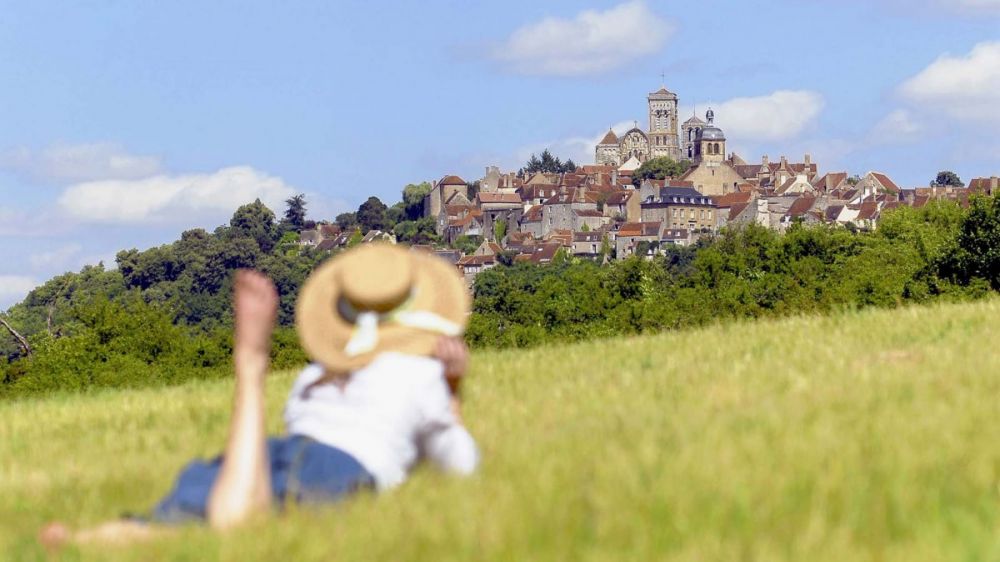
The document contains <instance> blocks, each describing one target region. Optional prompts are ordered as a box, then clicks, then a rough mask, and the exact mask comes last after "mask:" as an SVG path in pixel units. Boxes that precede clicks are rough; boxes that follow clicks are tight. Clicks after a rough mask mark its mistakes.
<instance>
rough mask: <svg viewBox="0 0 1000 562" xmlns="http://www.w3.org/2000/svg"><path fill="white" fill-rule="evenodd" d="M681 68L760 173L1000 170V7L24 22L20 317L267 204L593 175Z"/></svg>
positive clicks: (221, 15)
mask: <svg viewBox="0 0 1000 562" xmlns="http://www.w3.org/2000/svg"><path fill="white" fill-rule="evenodd" d="M661 73H665V79H664V80H663V82H664V84H665V85H666V86H667V87H668V88H669V89H671V90H672V91H675V92H677V93H678V95H679V96H680V99H681V105H682V108H684V111H685V112H686V113H689V114H690V113H692V112H693V111H694V109H695V108H697V110H698V112H699V113H703V112H704V110H705V109H706V108H707V107H708V106H709V105H711V106H712V107H713V108H714V109H715V112H716V122H717V123H718V124H719V125H720V126H721V127H722V128H723V129H724V130H725V131H726V133H727V137H728V138H729V140H730V147H729V148H730V150H736V151H737V152H738V153H739V154H740V155H741V156H742V157H743V158H744V159H746V160H748V161H758V160H759V159H760V157H761V155H762V154H769V155H770V157H771V158H772V159H773V158H777V157H778V156H780V155H782V154H786V155H788V156H789V157H791V158H794V159H795V160H799V159H800V158H801V156H802V154H804V153H805V152H809V153H811V154H812V156H813V158H814V160H816V161H818V163H819V165H820V168H821V172H822V171H830V170H834V171H835V170H848V171H850V172H852V173H864V172H865V171H868V170H871V169H876V170H880V171H884V172H886V173H888V174H890V175H891V176H892V177H893V178H894V179H896V180H897V183H900V184H902V185H904V186H907V187H912V186H917V185H926V184H927V182H928V181H930V179H931V178H932V177H933V176H934V174H935V173H936V172H937V171H938V170H940V169H953V170H955V171H956V172H958V173H959V175H960V176H961V177H962V178H964V179H966V180H967V179H968V178H971V177H975V176H984V175H997V174H1000V135H998V134H996V131H997V130H998V127H1000V109H998V108H1000V0H867V1H865V0H763V1H758V2H753V3H749V2H743V1H740V0H731V1H722V0H704V1H701V2H658V1H653V0H646V1H628V2H622V1H607V2H589V3H584V2H568V1H548V2H522V1H504V2H482V3H472V2H461V1H457V0H453V1H425V2H412V3H411V2H407V3H402V2H392V3H389V2H386V3H372V2H354V1H340V2H335V3H334V2H294V3H290V2H282V3H278V2H252V1H240V2H236V1H232V2H228V1H227V2H221V1H220V2H193V1H173V2H152V1H148V2H144V1H134V2H113V1H91V2H80V3H59V4H56V3H50V2H44V1H36V2H21V3H6V5H5V6H4V9H3V11H2V14H0V77H2V78H3V83H4V85H5V87H4V88H2V89H0V308H4V307H6V306H8V305H10V304H13V303H14V302H16V301H17V300H20V299H21V298H23V296H24V295H25V294H26V293H27V291H28V290H30V288H31V287H32V286H34V285H35V284H37V283H40V282H43V281H45V280H46V279H48V278H50V277H51V276H52V275H55V274H58V273H61V272H63V271H67V270H77V269H79V268H80V267H81V266H82V265H84V264H86V263H96V262H97V261H99V260H104V261H105V263H106V264H110V263H113V256H114V254H115V252H116V251H118V250H120V249H125V248H131V247H137V248H147V247H150V246H153V245H157V244H162V243H165V242H169V241H171V240H174V239H176V238H177V237H178V236H179V234H180V233H181V232H182V231H183V230H185V229H188V228H193V227H206V228H212V227H214V226H217V225H219V224H222V223H224V222H226V221H227V219H228V217H229V216H230V215H231V213H232V211H233V210H234V209H235V207H236V206H238V205H239V204H240V203H242V202H244V201H246V200H252V199H253V198H255V197H261V198H262V199H263V200H264V201H266V202H269V203H271V204H272V205H274V206H275V207H277V208H276V211H278V212H280V210H281V209H280V202H281V201H282V200H283V199H284V198H286V197H288V196H289V195H291V194H294V193H300V192H302V193H306V194H307V200H308V201H309V205H310V216H311V218H316V219H321V218H333V216H334V215H336V214H337V213H339V212H342V211H344V210H353V209H354V208H356V207H357V205H358V204H359V203H360V202H361V201H363V200H364V199H365V198H366V197H367V196H369V195H372V194H374V195H377V196H379V197H381V198H382V199H383V200H385V201H386V202H388V203H391V202H393V201H395V200H397V199H398V197H399V192H400V189H401V188H402V186H403V185H405V184H406V183H410V182H418V181H424V180H430V179H434V178H439V177H441V176H443V175H445V174H448V173H456V174H459V175H461V176H462V177H465V178H466V179H475V178H477V177H479V176H481V175H482V173H483V170H484V168H485V166H487V165H490V164H498V165H500V166H501V167H503V168H505V169H516V168H517V167H518V166H519V164H520V163H522V162H523V161H524V160H525V159H526V158H527V156H528V155H529V154H530V153H531V152H532V151H540V150H541V149H543V148H545V147H551V148H552V149H553V151H554V152H555V153H556V154H557V155H560V156H562V157H564V158H566V157H572V158H573V159H574V160H576V161H577V163H590V162H592V161H593V143H594V142H595V141H596V140H597V139H598V138H599V137H600V136H602V135H603V133H604V132H605V131H606V130H607V127H608V126H612V125H614V126H615V127H616V128H619V129H621V128H622V127H625V126H628V125H630V124H631V122H632V121H633V120H638V121H639V122H640V124H642V123H643V120H644V118H645V96H646V94H647V93H648V92H650V91H653V90H655V89H657V88H658V87H659V86H660V83H661V78H660V74H661ZM643 126H645V125H643Z"/></svg>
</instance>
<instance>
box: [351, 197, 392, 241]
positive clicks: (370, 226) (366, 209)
mask: <svg viewBox="0 0 1000 562" xmlns="http://www.w3.org/2000/svg"><path fill="white" fill-rule="evenodd" d="M385 212H386V206H385V203H383V202H382V201H381V200H380V199H379V198H378V197H374V196H372V197H369V198H368V199H367V200H366V201H365V202H364V203H362V204H361V206H360V207H358V211H357V219H358V225H359V226H360V227H361V230H363V231H364V232H368V231H369V230H384V229H385V227H386V218H385Z"/></svg>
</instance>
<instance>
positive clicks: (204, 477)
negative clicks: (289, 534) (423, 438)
mask: <svg viewBox="0 0 1000 562" xmlns="http://www.w3.org/2000/svg"><path fill="white" fill-rule="evenodd" d="M267 454H268V459H269V460H270V469H271V494H272V497H273V499H274V504H275V505H276V506H279V507H280V506H283V505H285V504H286V503H287V502H290V501H294V502H297V503H324V502H333V501H336V500H338V499H341V498H343V497H344V496H345V495H348V494H350V493H352V492H355V491H357V490H362V489H373V488H374V487H375V478H374V477H372V475H371V474H369V473H368V471H367V470H365V467H363V466H361V463H359V462H358V461H357V460H356V459H355V458H354V457H352V456H351V455H349V454H347V453H345V452H344V451H341V450H340V449H337V448H336V447H331V446H329V445H324V444H322V443H319V442H317V441H315V440H313V439H311V438H309V437H305V436H302V435H290V436H287V437H276V438H271V439H268V441H267ZM221 467H222V457H221V456H220V457H216V458H215V459H213V460H211V461H207V462H206V461H193V462H191V463H190V464H188V465H187V466H186V467H184V470H182V471H181V473H180V475H179V476H178V477H177V483H176V484H175V485H174V488H173V490H171V491H170V493H169V494H167V496H166V497H164V498H163V499H162V500H161V501H160V502H159V503H158V504H157V505H156V507H155V508H153V512H152V514H151V515H150V517H149V520H151V521H155V522H157V523H185V522H188V521H198V520H202V521H203V520H205V518H206V511H207V507H208V496H209V494H210V493H211V491H212V485H213V484H215V479H216V478H217V477H218V475H219V469H220V468H221Z"/></svg>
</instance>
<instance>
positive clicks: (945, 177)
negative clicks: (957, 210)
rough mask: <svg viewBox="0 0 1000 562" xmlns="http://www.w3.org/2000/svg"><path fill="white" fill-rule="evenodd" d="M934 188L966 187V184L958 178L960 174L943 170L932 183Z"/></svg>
mask: <svg viewBox="0 0 1000 562" xmlns="http://www.w3.org/2000/svg"><path fill="white" fill-rule="evenodd" d="M931 186H932V187H946V186H951V187H965V183H964V182H962V179H961V178H959V177H958V174H956V173H955V172H952V171H951V170H942V171H940V172H938V174H937V176H936V177H935V178H934V181H932V182H931Z"/></svg>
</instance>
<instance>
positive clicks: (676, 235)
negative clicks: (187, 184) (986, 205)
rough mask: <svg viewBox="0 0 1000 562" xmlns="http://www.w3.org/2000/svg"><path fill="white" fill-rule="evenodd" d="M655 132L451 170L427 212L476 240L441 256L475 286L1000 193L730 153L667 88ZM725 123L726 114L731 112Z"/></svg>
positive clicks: (994, 185)
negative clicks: (560, 167)
mask: <svg viewBox="0 0 1000 562" xmlns="http://www.w3.org/2000/svg"><path fill="white" fill-rule="evenodd" d="M647 104H648V112H649V127H648V129H647V130H643V129H640V128H639V127H638V125H636V126H635V127H633V128H632V129H631V130H629V131H627V132H626V133H625V134H624V135H622V136H620V137H619V136H618V135H617V134H615V133H614V131H608V133H607V134H606V135H605V136H604V137H603V138H602V139H601V141H600V142H599V143H598V144H597V145H596V146H595V151H594V155H595V163H594V164H592V165H582V166H578V167H577V168H576V169H575V170H573V171H567V172H564V173H544V172H537V173H525V174H523V175H518V174H517V173H514V172H504V171H502V170H500V169H499V168H498V167H497V166H488V167H487V168H486V170H485V174H484V175H483V177H482V178H477V180H476V181H475V182H471V183H470V182H468V181H466V180H465V179H464V178H462V177H460V176H458V175H452V174H449V175H444V176H443V177H441V178H440V179H438V180H435V181H433V182H432V183H431V189H430V192H429V193H428V194H427V196H426V197H425V198H424V201H423V211H424V216H425V217H429V218H431V219H433V223H434V225H435V231H436V233H437V234H438V235H439V236H440V240H441V242H442V243H443V244H445V245H448V246H450V247H454V245H455V244H456V243H457V242H458V241H460V240H463V241H466V242H463V244H467V243H468V241H475V242H474V243H478V247H477V249H476V250H475V251H474V252H472V253H471V254H470V255H463V254H462V252H460V251H458V250H454V249H451V248H449V249H439V250H434V249H433V248H429V247H421V248H420V249H421V250H426V251H433V252H435V253H437V254H438V255H439V256H441V257H442V258H444V259H447V260H448V261H449V262H450V263H452V264H454V265H455V267H457V268H458V269H459V270H460V271H461V272H462V274H463V275H464V276H465V278H466V280H467V281H468V282H469V283H470V284H471V283H472V282H473V280H474V279H475V277H476V276H477V275H478V274H479V273H482V272H483V271H486V270H488V269H491V268H493V267H497V266H498V265H502V264H505V263H506V264H512V263H520V262H530V263H536V264H545V263H550V262H552V261H554V260H556V259H558V256H559V255H560V254H563V255H565V256H575V257H578V258H585V259H594V260H599V261H606V260H614V259H619V260H620V259H625V258H627V257H629V256H633V255H636V254H639V255H643V256H646V257H650V256H654V255H656V254H659V253H663V252H666V251H668V249H669V248H671V247H678V246H688V245H691V244H693V243H695V242H696V241H697V240H698V239H699V238H700V237H702V236H706V235H711V234H712V233H715V232H717V231H718V230H719V229H721V228H724V227H726V226H738V225H749V224H756V225H760V226H763V227H766V228H771V229H775V230H778V231H784V230H787V229H788V228H790V227H791V226H792V225H794V224H799V223H801V224H829V225H839V226H842V227H845V228H850V229H860V230H864V229H869V230H870V229H875V228H877V224H878V221H879V219H880V217H881V216H882V214H883V213H885V212H887V211H891V210H892V209H895V208H899V207H902V206H910V207H917V208H919V207H922V206H924V205H926V204H927V203H928V202H929V201H932V200H935V199H950V200H955V201H958V202H959V203H960V204H963V205H965V204H968V198H969V196H970V194H972V193H982V194H986V195H992V194H995V193H998V192H1000V179H998V178H997V177H996V176H993V177H983V178H975V179H973V180H971V181H970V183H969V185H968V187H960V186H947V185H945V186H929V187H922V186H921V187H902V186H900V185H899V184H897V183H896V182H895V181H894V180H893V179H892V178H891V177H890V176H889V175H888V174H886V173H884V172H881V171H869V172H867V173H865V174H864V175H860V176H852V175H851V174H849V173H848V172H847V171H828V172H825V173H823V174H820V173H819V165H818V163H817V162H815V161H814V160H813V159H812V157H811V156H810V155H809V154H805V155H804V156H803V157H802V159H801V160H800V161H797V162H796V161H792V160H789V159H788V158H787V157H786V156H784V155H781V156H779V157H778V158H776V159H772V158H770V157H769V156H768V155H764V156H762V157H761V158H760V159H759V161H758V163H754V164H750V163H748V162H747V161H746V160H744V159H743V158H741V157H740V156H739V155H737V154H736V153H734V152H729V151H728V147H727V144H726V136H725V133H724V131H723V130H722V128H721V127H720V126H719V125H717V124H716V115H715V112H714V111H713V110H711V109H709V110H708V111H707V112H706V113H705V119H704V120H703V119H700V118H698V117H697V116H694V117H691V118H689V119H687V120H686V121H684V122H683V123H680V124H679V123H678V121H679V117H678V115H677V104H678V96H677V95H676V94H674V93H672V92H670V91H668V90H666V88H661V89H660V90H658V91H656V92H653V93H651V94H649V96H648V97H647ZM722 117H723V118H724V116H722ZM660 157H669V158H671V159H674V160H679V159H688V160H690V163H691V166H690V167H689V168H688V169H687V171H685V172H684V173H682V174H680V175H679V176H678V177H673V178H670V177H668V178H665V179H656V178H650V177H642V178H638V177H634V176H635V175H636V173H637V172H636V170H639V168H640V167H641V166H642V164H643V163H644V162H648V161H649V160H651V159H654V158H660ZM360 236H361V233H359V232H356V231H346V232H344V231H341V230H340V229H339V227H337V226H336V225H319V226H317V228H316V229H312V230H306V231H302V232H301V233H300V244H303V245H307V246H312V247H316V248H318V249H326V250H334V249H337V248H342V247H346V246H347V245H348V244H350V243H352V242H351V241H352V240H353V241H354V243H359V240H358V238H359V237H360ZM372 241H389V242H394V241H395V239H394V238H393V236H392V234H391V233H386V232H379V231H373V232H368V233H365V234H364V236H363V237H362V238H361V239H360V243H367V242H372Z"/></svg>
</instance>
